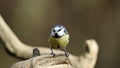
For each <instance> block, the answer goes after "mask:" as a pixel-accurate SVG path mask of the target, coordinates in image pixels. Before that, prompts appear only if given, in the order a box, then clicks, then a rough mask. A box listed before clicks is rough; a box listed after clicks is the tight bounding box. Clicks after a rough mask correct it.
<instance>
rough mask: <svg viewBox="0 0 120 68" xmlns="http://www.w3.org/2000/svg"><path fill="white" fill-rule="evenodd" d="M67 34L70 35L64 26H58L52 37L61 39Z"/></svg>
mask: <svg viewBox="0 0 120 68" xmlns="http://www.w3.org/2000/svg"><path fill="white" fill-rule="evenodd" d="M65 34H68V32H67V30H66V28H65V27H64V26H62V25H56V26H54V27H53V28H52V30H51V36H52V37H54V38H59V37H62V36H64V35H65Z"/></svg>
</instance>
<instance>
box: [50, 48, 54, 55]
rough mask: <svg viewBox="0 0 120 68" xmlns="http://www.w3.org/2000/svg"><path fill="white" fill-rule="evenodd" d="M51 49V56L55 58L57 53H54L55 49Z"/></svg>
mask: <svg viewBox="0 0 120 68" xmlns="http://www.w3.org/2000/svg"><path fill="white" fill-rule="evenodd" d="M50 49H51V53H50V54H51V55H52V56H53V57H55V53H54V52H53V48H52V47H51V48H50Z"/></svg>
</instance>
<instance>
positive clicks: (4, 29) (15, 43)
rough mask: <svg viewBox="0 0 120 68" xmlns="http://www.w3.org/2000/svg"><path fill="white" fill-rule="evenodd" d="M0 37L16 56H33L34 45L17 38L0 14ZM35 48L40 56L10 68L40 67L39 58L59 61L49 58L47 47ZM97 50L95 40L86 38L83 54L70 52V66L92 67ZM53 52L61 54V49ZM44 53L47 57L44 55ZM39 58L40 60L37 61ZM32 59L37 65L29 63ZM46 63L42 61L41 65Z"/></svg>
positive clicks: (77, 67)
mask: <svg viewBox="0 0 120 68" xmlns="http://www.w3.org/2000/svg"><path fill="white" fill-rule="evenodd" d="M0 38H1V39H2V40H3V41H4V43H5V46H6V47H7V49H8V50H9V51H10V52H11V53H13V54H15V55H16V56H18V57H22V58H26V59H27V58H31V57H32V56H33V49H34V48H36V47H32V46H29V45H26V44H24V43H22V42H21V41H20V40H19V39H18V38H17V36H16V35H15V34H14V33H13V32H12V30H11V29H10V28H9V27H8V25H7V24H6V22H5V21H4V20H3V18H2V16H1V15H0ZM37 48H38V49H39V50H40V54H41V56H38V57H34V58H31V59H28V60H25V61H21V62H18V63H15V64H14V65H13V66H12V68H20V67H16V66H23V67H21V68H24V67H25V66H28V67H27V68H40V65H41V64H40V63H39V62H40V61H41V60H43V62H45V61H46V60H45V59H48V61H52V59H54V60H57V61H60V60H58V59H55V58H50V56H49V53H50V52H51V51H50V49H49V48H45V47H37ZM98 50H99V47H98V44H97V43H96V41H95V40H93V39H90V40H86V41H85V52H84V54H83V55H80V56H75V55H72V54H70V56H69V59H70V61H71V64H72V66H73V67H74V68H94V66H95V64H96V61H97V54H98ZM55 52H57V54H58V55H59V54H63V52H62V51H58V50H56V51H55ZM46 55H47V56H48V57H46ZM59 57H63V56H57V57H56V58H59ZM39 59H41V60H40V61H39ZM64 59H67V61H68V60H69V59H68V58H66V57H65V56H64ZM61 60H62V59H61ZM33 61H34V63H38V65H37V67H34V65H33V64H31V63H33ZM65 61H66V60H65ZM65 61H64V62H65ZM60 62H61V61H60ZM46 63H47V62H46ZM46 63H43V65H44V64H46ZM57 63H58V62H57ZM68 64H69V63H66V64H62V65H63V66H69V65H70V64H69V65H68ZM60 65H61V64H58V65H56V66H60ZM31 66H33V67H31ZM45 66H48V67H49V65H47V64H46V65H45ZM54 66H55V65H53V66H51V68H54ZM42 68H43V67H42ZM46 68H47V67H46ZM49 68H50V67H49ZM60 68H63V67H60ZM64 68H67V67H64Z"/></svg>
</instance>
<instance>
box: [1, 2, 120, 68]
mask: <svg viewBox="0 0 120 68" xmlns="http://www.w3.org/2000/svg"><path fill="white" fill-rule="evenodd" d="M0 14H2V16H3V17H4V19H5V21H6V22H7V24H8V25H9V26H10V27H11V29H12V30H13V31H14V32H15V34H16V35H17V36H18V37H19V38H20V40H21V41H23V42H24V43H26V44H30V45H31V46H45V47H48V42H47V38H48V36H49V34H50V29H51V27H52V26H54V25H56V24H62V25H64V26H66V27H67V29H68V31H69V34H70V36H71V37H70V43H69V45H68V47H67V49H68V51H69V52H70V53H72V54H74V55H80V54H81V53H82V52H83V44H84V41H85V40H86V39H89V38H94V39H95V40H96V41H97V42H98V44H99V47H100V52H99V57H98V61H97V64H96V67H95V68H120V58H119V56H120V49H119V48H120V0H0ZM20 60H21V59H18V58H16V57H14V56H11V55H10V54H8V53H7V51H6V50H5V47H4V43H3V42H2V41H1V40H0V68H10V66H11V65H12V64H13V63H15V62H17V61H20Z"/></svg>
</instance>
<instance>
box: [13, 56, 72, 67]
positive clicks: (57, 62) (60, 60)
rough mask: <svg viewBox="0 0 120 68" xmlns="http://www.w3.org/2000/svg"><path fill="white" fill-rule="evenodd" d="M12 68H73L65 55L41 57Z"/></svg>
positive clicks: (17, 64) (19, 63) (22, 62)
mask: <svg viewBox="0 0 120 68" xmlns="http://www.w3.org/2000/svg"><path fill="white" fill-rule="evenodd" d="M11 68H73V67H72V65H71V63H70V60H69V58H67V57H65V56H64V55H58V56H56V57H52V56H50V55H41V56H37V57H33V58H31V59H28V60H26V61H21V62H18V63H15V64H14V65H13V66H12V67H11Z"/></svg>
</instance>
